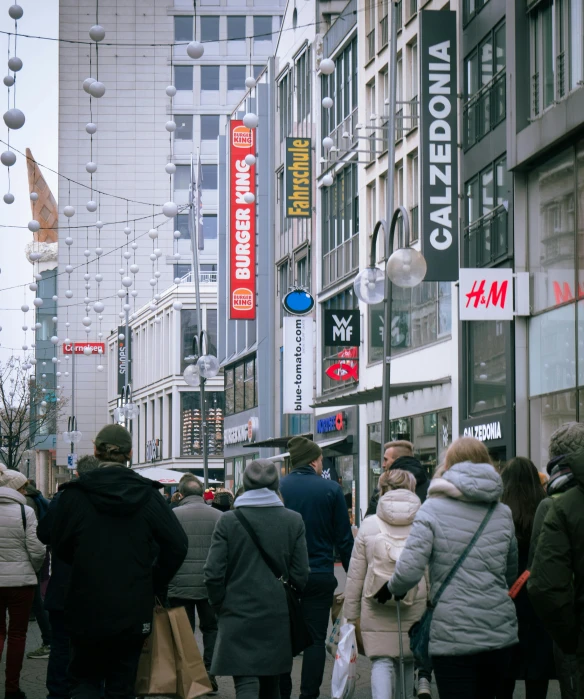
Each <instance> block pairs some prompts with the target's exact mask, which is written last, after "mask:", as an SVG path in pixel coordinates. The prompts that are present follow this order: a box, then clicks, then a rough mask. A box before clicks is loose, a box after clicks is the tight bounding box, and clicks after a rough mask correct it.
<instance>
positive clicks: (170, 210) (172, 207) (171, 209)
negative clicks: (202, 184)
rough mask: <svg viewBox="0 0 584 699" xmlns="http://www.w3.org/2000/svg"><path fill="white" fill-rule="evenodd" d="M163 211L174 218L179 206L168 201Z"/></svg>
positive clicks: (168, 216)
mask: <svg viewBox="0 0 584 699" xmlns="http://www.w3.org/2000/svg"><path fill="white" fill-rule="evenodd" d="M14 159H15V160H16V157H15V158H14ZM162 213H163V214H164V215H165V216H166V217H167V218H174V217H175V216H176V215H177V214H178V206H177V205H176V204H175V203H174V202H173V201H167V202H166V204H164V205H163V207H162Z"/></svg>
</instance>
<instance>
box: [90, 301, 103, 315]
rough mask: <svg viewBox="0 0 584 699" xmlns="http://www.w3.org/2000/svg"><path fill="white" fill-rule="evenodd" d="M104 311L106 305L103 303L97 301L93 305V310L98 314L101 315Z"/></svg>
mask: <svg viewBox="0 0 584 699" xmlns="http://www.w3.org/2000/svg"><path fill="white" fill-rule="evenodd" d="M104 309H105V306H104V304H103V303H102V302H101V301H96V302H95V303H94V304H93V310H94V311H95V312H96V313H101V312H102V311H103V310H104Z"/></svg>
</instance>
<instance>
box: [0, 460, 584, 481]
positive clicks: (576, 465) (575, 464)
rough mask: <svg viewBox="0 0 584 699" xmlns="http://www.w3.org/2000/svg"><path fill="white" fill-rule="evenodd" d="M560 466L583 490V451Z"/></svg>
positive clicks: (561, 462) (563, 461)
mask: <svg viewBox="0 0 584 699" xmlns="http://www.w3.org/2000/svg"><path fill="white" fill-rule="evenodd" d="M560 465H561V466H562V468H566V469H570V470H571V471H572V474H573V476H574V480H575V481H576V483H577V484H578V486H579V487H580V488H581V489H584V451H578V452H575V453H574V454H569V455H568V456H564V457H563V459H561V461H560ZM0 490H1V489H0Z"/></svg>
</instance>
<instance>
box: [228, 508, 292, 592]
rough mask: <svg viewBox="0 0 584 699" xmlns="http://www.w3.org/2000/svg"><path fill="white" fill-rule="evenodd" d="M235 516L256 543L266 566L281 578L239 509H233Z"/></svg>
mask: <svg viewBox="0 0 584 699" xmlns="http://www.w3.org/2000/svg"><path fill="white" fill-rule="evenodd" d="M235 516H236V517H237V519H238V520H239V522H240V523H241V525H242V526H243V528H244V529H245V531H246V532H247V533H248V534H249V538H250V539H251V540H252V541H253V543H254V544H255V545H256V548H257V550H258V551H259V554H260V556H261V557H262V558H263V559H264V563H265V564H266V565H267V566H268V568H269V569H270V570H271V571H272V573H273V574H274V575H275V576H276V577H277V578H278V580H281V579H282V574H281V573H280V571H279V570H278V568H276V566H275V565H274V562H273V561H272V559H271V558H270V557H269V556H268V554H267V553H266V552H265V551H264V549H263V548H262V545H261V544H260V540H259V539H258V536H257V534H256V533H255V532H254V530H253V527H252V526H251V524H250V523H249V522H248V520H247V519H246V518H245V517H244V516H243V513H242V512H241V511H240V510H235Z"/></svg>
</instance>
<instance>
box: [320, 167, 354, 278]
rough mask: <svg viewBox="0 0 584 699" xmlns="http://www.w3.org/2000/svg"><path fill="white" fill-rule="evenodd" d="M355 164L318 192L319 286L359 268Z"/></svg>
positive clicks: (342, 171)
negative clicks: (320, 216)
mask: <svg viewBox="0 0 584 699" xmlns="http://www.w3.org/2000/svg"><path fill="white" fill-rule="evenodd" d="M358 235H359V190H358V186H357V165H355V164H353V165H348V166H347V167H345V168H344V169H343V170H341V171H340V172H338V173H337V174H336V176H335V179H334V182H333V184H332V185H331V186H330V187H326V188H324V189H323V191H322V236H323V238H322V239H323V254H324V260H323V279H322V284H323V287H326V286H329V285H330V284H332V283H335V282H337V281H338V280H339V279H342V278H343V277H345V276H346V275H348V274H350V273H351V272H352V271H353V270H355V269H357V268H358V267H359V237H358Z"/></svg>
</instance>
